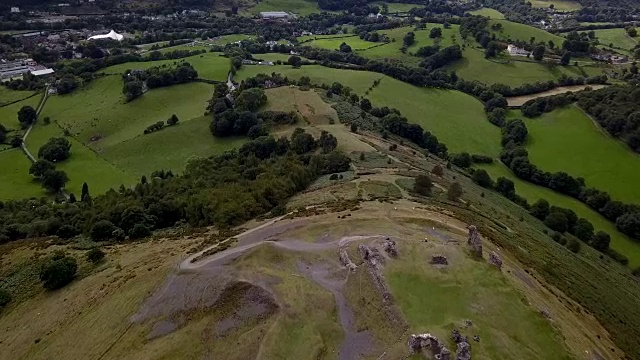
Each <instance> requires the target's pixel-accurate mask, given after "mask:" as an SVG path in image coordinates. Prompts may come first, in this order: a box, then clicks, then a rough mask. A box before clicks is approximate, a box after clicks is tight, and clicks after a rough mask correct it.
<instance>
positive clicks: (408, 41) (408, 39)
mask: <svg viewBox="0 0 640 360" xmlns="http://www.w3.org/2000/svg"><path fill="white" fill-rule="evenodd" d="M415 42H416V34H414V33H413V32H412V31H410V32H408V33H407V34H406V35H405V36H404V38H402V43H403V44H404V46H406V47H409V46H411V45H413V43H415Z"/></svg>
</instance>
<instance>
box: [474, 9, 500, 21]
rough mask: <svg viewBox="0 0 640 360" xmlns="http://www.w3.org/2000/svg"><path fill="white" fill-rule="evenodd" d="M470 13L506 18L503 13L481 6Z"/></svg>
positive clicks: (491, 17)
mask: <svg viewBox="0 0 640 360" xmlns="http://www.w3.org/2000/svg"><path fill="white" fill-rule="evenodd" d="M469 14H471V15H480V16H484V17H488V18H490V19H497V20H501V19H504V14H503V13H501V12H500V11H498V10H495V9H492V8H481V9H478V10H473V11H469Z"/></svg>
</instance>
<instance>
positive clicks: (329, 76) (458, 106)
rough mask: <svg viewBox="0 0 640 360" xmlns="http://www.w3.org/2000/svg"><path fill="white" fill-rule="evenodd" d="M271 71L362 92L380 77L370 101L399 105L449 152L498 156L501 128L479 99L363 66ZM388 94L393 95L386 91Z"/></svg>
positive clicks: (245, 72) (244, 73)
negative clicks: (422, 85)
mask: <svg viewBox="0 0 640 360" xmlns="http://www.w3.org/2000/svg"><path fill="white" fill-rule="evenodd" d="M264 72H265V69H264V68H257V67H243V68H242V69H241V70H240V71H239V72H238V74H237V76H236V78H235V81H238V82H239V81H241V80H242V79H246V78H247V77H251V76H255V75H257V74H259V73H264ZM267 72H268V73H271V72H276V73H280V74H282V75H284V76H288V77H290V78H299V77H301V76H308V77H309V78H311V82H312V83H316V84H322V83H326V84H332V83H333V82H340V83H342V84H343V85H345V86H349V87H351V88H352V89H353V90H355V92H356V93H358V94H359V95H361V96H363V95H364V94H365V92H366V91H367V90H368V88H369V87H370V86H371V85H372V83H373V81H374V80H375V79H382V81H381V82H380V85H379V86H377V87H375V88H373V90H372V91H370V92H369V94H367V95H364V96H365V97H367V98H368V99H369V100H371V102H372V103H373V105H374V106H389V107H394V108H397V109H398V110H400V112H401V113H402V114H403V115H404V116H406V117H407V118H408V119H409V121H411V122H414V123H416V124H420V125H422V126H423V128H424V129H425V130H428V131H430V132H432V133H433V134H435V135H436V136H437V137H438V139H439V140H440V141H442V142H444V143H445V144H446V145H447V147H448V148H449V150H450V151H451V152H461V151H467V152H470V153H479V154H486V155H491V156H497V155H498V154H499V153H500V131H499V129H498V128H496V127H495V126H493V125H491V124H490V123H489V122H488V121H487V120H486V118H485V116H484V112H483V106H482V104H481V103H480V101H478V100H476V99H474V98H473V97H471V96H469V95H466V94H464V93H461V92H458V91H445V90H438V89H429V88H419V87H416V86H413V85H410V84H407V83H404V82H402V81H399V80H396V79H393V78H390V77H388V76H384V75H380V74H377V73H372V72H367V71H352V70H341V69H331V68H324V67H322V66H319V65H308V66H303V67H302V68H300V69H294V68H292V67H290V66H273V67H269V69H267ZM389 94H393V96H389Z"/></svg>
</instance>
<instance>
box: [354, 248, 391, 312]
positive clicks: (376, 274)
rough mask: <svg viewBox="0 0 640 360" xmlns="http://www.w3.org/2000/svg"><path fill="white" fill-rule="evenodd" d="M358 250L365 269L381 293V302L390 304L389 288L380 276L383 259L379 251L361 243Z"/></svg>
mask: <svg viewBox="0 0 640 360" xmlns="http://www.w3.org/2000/svg"><path fill="white" fill-rule="evenodd" d="M358 251H359V252H360V256H361V257H362V260H364V261H365V263H366V264H367V270H368V271H369V274H370V275H371V278H372V279H373V283H374V284H375V286H376V288H377V289H378V291H380V294H382V300H383V302H384V303H385V304H390V303H391V302H392V297H391V290H390V289H389V287H388V286H387V283H386V282H385V281H384V277H383V276H382V265H383V261H382V256H381V255H380V251H378V249H376V248H370V247H368V246H366V245H363V244H360V245H358Z"/></svg>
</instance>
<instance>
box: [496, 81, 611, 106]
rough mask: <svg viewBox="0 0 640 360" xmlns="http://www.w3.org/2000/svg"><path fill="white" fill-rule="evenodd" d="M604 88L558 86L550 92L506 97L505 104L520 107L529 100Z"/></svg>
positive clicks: (599, 86) (600, 85)
mask: <svg viewBox="0 0 640 360" xmlns="http://www.w3.org/2000/svg"><path fill="white" fill-rule="evenodd" d="M605 86H606V85H602V84H592V85H570V86H559V87H557V88H554V89H551V90H547V91H543V92H539V93H535V94H531V95H522V96H510V97H507V103H508V104H509V106H522V105H523V104H524V103H526V102H527V101H529V100H533V99H537V98H541V97H546V96H553V95H558V94H565V93H568V92H575V91H582V90H586V89H589V88H590V89H593V90H598V89H602V88H603V87H605Z"/></svg>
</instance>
